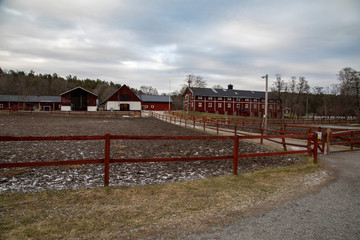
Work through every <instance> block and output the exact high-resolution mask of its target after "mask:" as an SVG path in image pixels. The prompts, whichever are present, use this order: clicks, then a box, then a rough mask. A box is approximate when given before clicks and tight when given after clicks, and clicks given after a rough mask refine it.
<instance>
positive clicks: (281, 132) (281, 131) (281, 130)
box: [280, 127, 287, 151]
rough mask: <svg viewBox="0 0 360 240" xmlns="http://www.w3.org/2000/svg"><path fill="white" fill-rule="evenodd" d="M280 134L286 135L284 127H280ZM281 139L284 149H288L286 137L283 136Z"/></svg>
mask: <svg viewBox="0 0 360 240" xmlns="http://www.w3.org/2000/svg"><path fill="white" fill-rule="evenodd" d="M280 134H281V135H284V132H283V128H282V127H281V128H280ZM281 141H282V144H283V148H284V151H287V148H286V142H285V138H284V137H282V138H281Z"/></svg>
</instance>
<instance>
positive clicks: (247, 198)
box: [0, 161, 320, 239]
mask: <svg viewBox="0 0 360 240" xmlns="http://www.w3.org/2000/svg"><path fill="white" fill-rule="evenodd" d="M319 168H320V167H319V166H318V165H313V164H312V163H310V162H309V161H306V162H303V163H301V164H297V165H293V166H287V167H277V168H269V169H264V170H260V171H256V172H251V173H246V174H241V175H238V176H234V175H228V176H222V177H215V178H210V179H204V180H197V181H191V182H182V183H173V184H159V185H149V186H140V187H117V188H111V187H107V188H96V189H83V190H62V191H44V192H39V193H31V194H23V193H11V194H1V195H0V216H1V222H0V236H1V239H58V238H65V239H74V238H79V239H108V238H122V239H133V238H151V237H159V236H161V237H164V238H176V236H182V233H184V232H186V233H191V232H198V231H202V230H204V229H205V230H206V227H209V226H216V225H219V224H221V223H222V224H224V223H226V222H227V221H230V220H231V216H236V217H239V214H242V213H243V212H246V211H249V210H251V209H252V208H253V207H254V206H256V205H257V204H258V203H259V202H264V201H266V199H271V198H273V197H274V196H275V195H279V192H281V194H283V192H286V189H293V188H294V187H296V186H297V185H296V184H301V182H302V181H301V179H302V178H303V177H304V175H307V174H311V173H313V172H316V171H318V170H319ZM284 189H285V190H284ZM281 197H282V196H281Z"/></svg>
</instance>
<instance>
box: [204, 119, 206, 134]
mask: <svg viewBox="0 0 360 240" xmlns="http://www.w3.org/2000/svg"><path fill="white" fill-rule="evenodd" d="M205 124H206V123H205V119H204V131H205V128H206V125H205Z"/></svg>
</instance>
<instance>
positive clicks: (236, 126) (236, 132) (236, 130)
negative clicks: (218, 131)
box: [234, 123, 237, 135]
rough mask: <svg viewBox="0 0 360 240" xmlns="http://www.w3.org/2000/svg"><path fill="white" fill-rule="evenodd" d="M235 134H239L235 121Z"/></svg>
mask: <svg viewBox="0 0 360 240" xmlns="http://www.w3.org/2000/svg"><path fill="white" fill-rule="evenodd" d="M234 132H235V135H237V124H236V123H235V129H234Z"/></svg>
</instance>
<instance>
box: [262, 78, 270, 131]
mask: <svg viewBox="0 0 360 240" xmlns="http://www.w3.org/2000/svg"><path fill="white" fill-rule="evenodd" d="M261 78H265V114H264V128H265V129H267V117H268V104H269V96H268V75H267V74H266V75H265V76H262V77H261Z"/></svg>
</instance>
